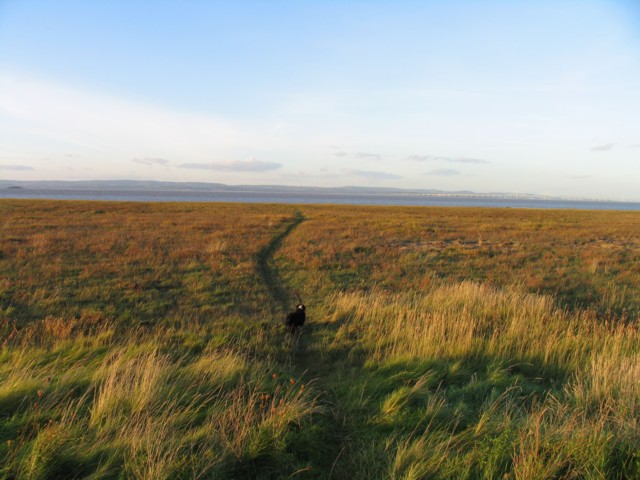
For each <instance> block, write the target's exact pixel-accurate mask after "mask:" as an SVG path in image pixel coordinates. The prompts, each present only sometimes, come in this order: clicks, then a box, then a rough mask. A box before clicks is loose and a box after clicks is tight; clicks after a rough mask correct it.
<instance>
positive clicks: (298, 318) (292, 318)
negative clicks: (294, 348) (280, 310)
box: [284, 304, 306, 333]
mask: <svg viewBox="0 0 640 480" xmlns="http://www.w3.org/2000/svg"><path fill="white" fill-rule="evenodd" d="M305 320H306V316H305V314H304V305H302V304H299V305H298V306H296V311H295V312H290V313H287V319H286V320H285V322H284V323H285V325H286V326H287V328H288V329H289V331H290V332H291V333H293V332H295V331H296V329H297V328H298V327H301V326H303V325H304V321H305Z"/></svg>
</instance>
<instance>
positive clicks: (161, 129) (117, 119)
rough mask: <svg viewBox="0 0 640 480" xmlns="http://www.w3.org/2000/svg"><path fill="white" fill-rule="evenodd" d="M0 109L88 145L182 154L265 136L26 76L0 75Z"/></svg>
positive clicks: (16, 120)
mask: <svg viewBox="0 0 640 480" xmlns="http://www.w3.org/2000/svg"><path fill="white" fill-rule="evenodd" d="M0 115H2V116H4V117H6V118H7V119H9V120H12V121H13V124H14V127H13V128H15V129H20V131H21V133H22V134H28V135H31V136H33V137H35V138H37V139H38V141H41V140H50V141H54V142H56V143H59V142H64V143H67V144H69V145H74V146H76V147H86V148H90V149H92V150H93V151H96V150H99V151H102V152H108V153H111V154H112V153H114V152H130V151H132V150H134V151H135V150H138V151H139V150H147V151H160V152H169V153H172V154H176V155H178V154H180V155H184V154H185V152H186V153H190V152H193V151H197V152H201V154H203V152H206V151H211V150H213V149H220V148H226V147H234V146H235V147H238V146H242V147H246V145H248V144H252V143H257V142H262V141H266V142H268V141H269V140H268V138H267V137H266V135H262V136H258V135H256V134H255V133H248V132H247V131H245V130H244V129H242V128H240V127H239V126H238V125H237V124H234V123H232V122H230V121H229V120H226V119H223V118H221V117H216V116H213V115H202V114H196V113H190V112H186V113H185V112H181V111H171V110H168V109H164V108H161V107H158V106H155V105H148V104H142V103H136V102H130V101H126V100H123V99H121V98H118V97H113V96H110V95H105V94H103V93H98V92H89V91H83V90H80V89H74V88H69V87H63V86H59V85H55V84H51V83H45V82H42V81H39V80H33V79H30V78H24V77H18V76H11V75H7V74H2V75H0Z"/></svg>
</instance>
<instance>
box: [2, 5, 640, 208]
mask: <svg viewBox="0 0 640 480" xmlns="http://www.w3.org/2000/svg"><path fill="white" fill-rule="evenodd" d="M0 179H10V180H101V179H109V180H112V179H136V180H161V181H184V182H187V181H189V182H190V181H199V182H215V183H227V184H272V185H273V184H280V185H313V186H346V185H359V186H378V187H399V188H424V189H439V190H446V191H458V190H471V191H475V192H516V193H535V194H549V195H561V196H577V197H585V198H601V199H613V200H635V201H639V200H640V2H638V1H636V0H627V1H625V0H608V1H605V0H598V1H595V0H593V1H590V0H580V1H577V0H574V1H568V0H553V1H547V0H537V1H528V0H520V1H517V2H514V1H484V0H466V1H465V0H460V1H456V0H452V1H428V0H424V1H417V0H414V1H407V0H396V1H391V0H389V1H381V0H368V1H364V0H362V1H349V0H341V1H337V0H336V1H334V0H323V1H320V0H317V1H299V0H298V1H287V0H276V1H269V2H264V1H244V0H235V1H233V2H229V1H220V2H218V1H204V0H200V1H195V0H182V1H177V0H176V1H169V0H153V1H152V0H149V1H143V0H127V1H121V0H110V1H104V2H98V1H93V2H88V1H86V0H80V1H69V0H56V1H45V0H39V1H34V0H0Z"/></svg>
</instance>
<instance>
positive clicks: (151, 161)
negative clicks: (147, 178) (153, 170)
mask: <svg viewBox="0 0 640 480" xmlns="http://www.w3.org/2000/svg"><path fill="white" fill-rule="evenodd" d="M132 161H133V162H136V163H140V164H142V165H160V166H162V167H168V166H169V160H165V159H164V158H134V159H132Z"/></svg>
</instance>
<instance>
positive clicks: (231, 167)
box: [178, 159, 282, 172]
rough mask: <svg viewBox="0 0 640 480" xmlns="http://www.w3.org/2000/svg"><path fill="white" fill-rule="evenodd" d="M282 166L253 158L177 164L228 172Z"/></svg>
mask: <svg viewBox="0 0 640 480" xmlns="http://www.w3.org/2000/svg"><path fill="white" fill-rule="evenodd" d="M281 166H282V164H281V163H276V162H261V161H259V160H255V159H249V160H237V161H232V160H229V161H225V162H210V163H183V164H181V165H178V168H186V169H191V170H213V171H228V172H267V171H270V170H277V169H279V168H280V167H281Z"/></svg>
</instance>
